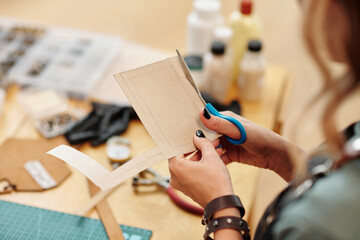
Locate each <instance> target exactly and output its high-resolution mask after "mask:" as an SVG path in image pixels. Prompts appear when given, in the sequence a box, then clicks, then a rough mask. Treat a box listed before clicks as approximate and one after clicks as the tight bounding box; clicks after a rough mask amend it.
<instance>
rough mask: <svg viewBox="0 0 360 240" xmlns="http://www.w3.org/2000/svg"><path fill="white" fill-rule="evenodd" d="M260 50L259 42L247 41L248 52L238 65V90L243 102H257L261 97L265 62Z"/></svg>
mask: <svg viewBox="0 0 360 240" xmlns="http://www.w3.org/2000/svg"><path fill="white" fill-rule="evenodd" d="M261 49H262V44H261V42H260V41H257V40H251V41H249V44H248V51H247V52H246V53H245V55H244V58H243V59H242V61H241V62H240V64H239V69H240V75H239V78H238V88H239V92H240V96H241V98H242V99H244V100H248V101H258V100H260V99H261V97H262V92H263V88H264V72H265V67H266V61H265V58H264V56H263V54H262V52H261Z"/></svg>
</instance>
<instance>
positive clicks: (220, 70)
mask: <svg viewBox="0 0 360 240" xmlns="http://www.w3.org/2000/svg"><path fill="white" fill-rule="evenodd" d="M231 67H232V65H231V59H230V58H229V57H228V55H227V54H226V47H225V44H224V43H223V42H218V41H215V42H213V43H212V44H211V52H209V53H206V54H205V56H204V81H205V85H204V91H205V92H206V93H208V94H210V95H211V96H212V97H214V98H215V99H216V100H217V101H218V102H220V103H224V101H225V100H226V96H227V93H228V90H229V86H230V83H231Z"/></svg>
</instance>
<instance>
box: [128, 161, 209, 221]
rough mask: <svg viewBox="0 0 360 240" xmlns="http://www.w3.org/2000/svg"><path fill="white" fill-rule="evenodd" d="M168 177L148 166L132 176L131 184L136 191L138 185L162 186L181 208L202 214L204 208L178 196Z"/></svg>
mask: <svg viewBox="0 0 360 240" xmlns="http://www.w3.org/2000/svg"><path fill="white" fill-rule="evenodd" d="M169 182H170V179H169V177H164V176H162V175H160V174H158V173H157V172H156V171H155V170H154V169H151V168H148V169H146V170H144V171H142V172H141V173H140V174H138V175H136V176H135V177H133V181H132V186H133V187H134V190H135V191H136V192H138V187H139V186H150V185H156V186H160V187H162V188H164V189H165V190H166V193H167V195H169V197H170V199H171V200H172V201H173V202H174V203H175V204H176V205H177V206H178V207H180V208H181V209H183V210H185V211H187V212H189V213H192V214H195V215H200V216H201V215H203V214H204V209H203V208H201V207H200V206H195V205H193V204H191V203H188V202H186V201H185V200H183V199H182V198H180V197H179V196H178V195H177V193H176V192H175V190H174V189H173V188H172V187H171V186H170V183H169Z"/></svg>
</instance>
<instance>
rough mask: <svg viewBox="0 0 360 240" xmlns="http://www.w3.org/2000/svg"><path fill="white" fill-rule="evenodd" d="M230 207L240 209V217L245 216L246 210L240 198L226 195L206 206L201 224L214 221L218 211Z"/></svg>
mask: <svg viewBox="0 0 360 240" xmlns="http://www.w3.org/2000/svg"><path fill="white" fill-rule="evenodd" d="M229 207H236V208H238V209H239V211H240V216H241V217H243V216H244V214H245V209H244V207H243V205H242V203H241V201H240V198H239V197H238V196H236V195H225V196H221V197H218V198H215V199H214V200H212V201H211V202H209V203H208V204H207V205H206V207H205V209H204V215H203V218H202V220H201V224H202V225H206V224H207V223H208V222H209V221H210V220H211V219H212V217H213V215H214V213H215V212H216V211H218V210H220V209H224V208H229Z"/></svg>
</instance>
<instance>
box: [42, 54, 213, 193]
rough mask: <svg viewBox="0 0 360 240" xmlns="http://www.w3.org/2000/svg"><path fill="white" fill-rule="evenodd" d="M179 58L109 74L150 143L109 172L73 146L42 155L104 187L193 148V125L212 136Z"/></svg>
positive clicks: (199, 101) (195, 90)
mask: <svg viewBox="0 0 360 240" xmlns="http://www.w3.org/2000/svg"><path fill="white" fill-rule="evenodd" d="M182 61H183V59H182V57H181V56H180V55H179V56H176V57H172V58H168V59H165V60H163V61H160V62H156V63H153V64H149V65H146V66H144V67H141V68H137V69H134V70H130V71H127V72H123V73H119V74H116V75H115V78H116V80H117V81H118V83H119V84H120V86H121V88H122V89H123V91H124V93H125V94H126V96H127V97H128V99H129V101H130V103H131V104H132V106H133V107H134V109H135V111H136V113H137V114H138V116H139V118H140V120H141V121H142V123H143V124H144V126H145V128H146V130H147V131H148V132H149V134H150V136H151V138H152V139H153V140H154V142H155V144H156V147H154V148H153V149H151V150H149V151H147V152H145V153H143V154H141V155H139V156H137V157H135V158H133V159H131V160H130V161H128V162H127V163H126V164H124V165H122V166H121V167H119V168H117V169H115V170H114V171H113V172H111V173H110V172H109V173H107V172H106V171H105V170H104V169H103V168H98V170H97V169H96V168H95V165H96V164H94V163H92V162H91V161H95V160H89V159H90V158H88V157H87V158H86V159H85V157H84V156H81V153H79V152H77V150H75V149H71V148H69V147H66V146H59V147H58V148H55V149H53V150H51V151H49V152H48V153H49V154H52V155H54V156H56V157H58V158H60V159H62V160H64V161H65V162H67V163H69V164H70V165H72V166H73V167H75V168H77V169H78V170H79V171H80V172H82V173H83V174H84V175H86V176H87V177H88V178H89V179H90V180H92V181H93V182H94V183H95V184H96V185H97V186H99V187H100V188H101V189H102V190H105V189H109V188H112V187H114V186H116V185H118V184H120V183H121V182H123V181H124V180H126V179H127V178H129V177H132V176H134V175H136V174H137V173H139V172H141V171H142V170H144V169H146V168H148V167H150V166H152V165H153V164H155V163H157V162H160V161H161V160H165V159H168V158H171V157H174V156H178V155H181V154H185V153H189V152H193V151H195V150H196V147H195V146H194V143H193V137H194V134H195V132H196V130H198V129H201V130H202V131H203V132H204V134H205V136H206V138H207V139H209V140H214V139H216V138H218V137H219V135H218V134H217V133H214V132H212V131H210V130H208V129H207V128H205V126H203V124H202V123H201V121H200V119H199V115H198V114H199V110H200V108H201V107H204V106H205V103H204V101H203V99H202V98H201V96H200V95H199V92H198V90H197V88H196V85H195V84H194V82H193V81H192V79H191V75H190V74H189V71H188V69H187V67H186V68H184V67H183V66H184V65H182V63H183V62H182ZM80 158H81V161H79V160H80ZM79 162H82V163H81V164H79ZM80 165H82V166H80ZM91 166H94V167H91ZM97 171H99V172H98V173H97Z"/></svg>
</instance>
